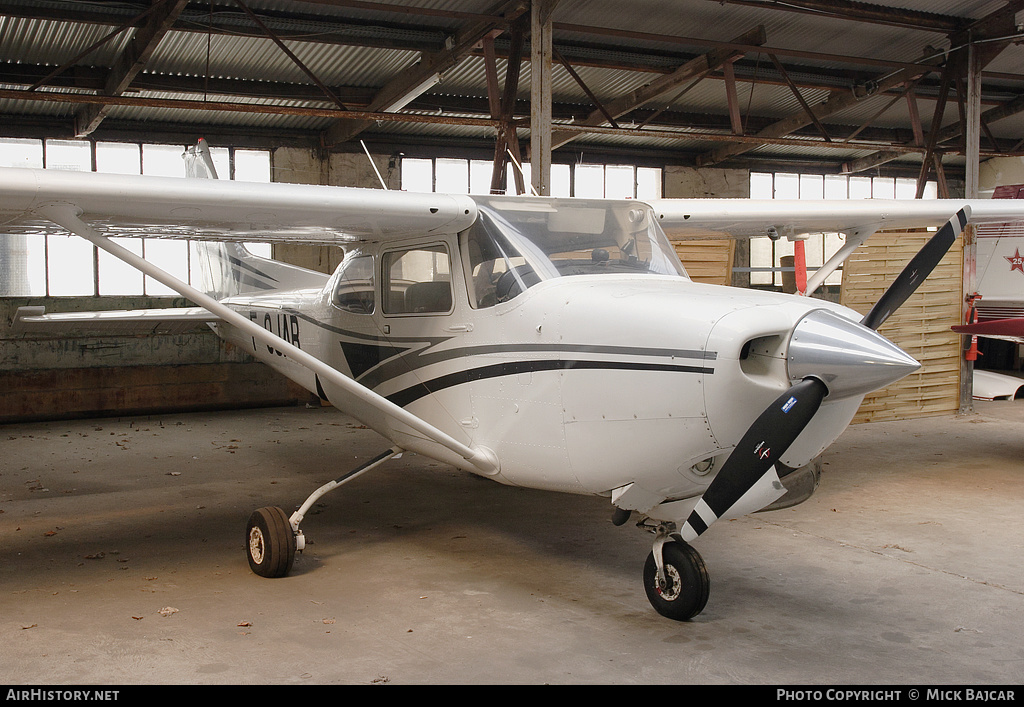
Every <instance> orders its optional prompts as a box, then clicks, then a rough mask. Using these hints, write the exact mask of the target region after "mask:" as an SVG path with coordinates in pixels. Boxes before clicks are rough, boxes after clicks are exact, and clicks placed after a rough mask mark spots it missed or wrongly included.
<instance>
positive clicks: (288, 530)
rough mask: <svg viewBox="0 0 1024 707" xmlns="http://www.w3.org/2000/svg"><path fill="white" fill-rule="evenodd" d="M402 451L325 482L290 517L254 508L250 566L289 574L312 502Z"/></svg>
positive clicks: (265, 572)
mask: <svg viewBox="0 0 1024 707" xmlns="http://www.w3.org/2000/svg"><path fill="white" fill-rule="evenodd" d="M402 451H403V450H402V449H401V448H399V447H392V448H391V449H389V450H388V451H386V452H384V453H383V454H380V455H378V456H376V457H374V458H373V459H371V460H370V461H368V462H366V463H365V464H363V465H361V466H358V467H356V468H355V469H353V470H352V471H350V472H348V473H347V474H345V475H344V476H340V477H338V478H337V479H335V480H334V481H331V482H328V483H326V484H324V485H323V486H321V487H320V488H318V489H317V490H316V491H314V492H313V493H312V494H310V496H309V498H307V499H306V501H305V502H304V503H303V504H302V506H300V507H299V510H297V511H295V513H293V514H292V515H291V518H289V517H288V515H287V514H286V513H285V512H284V511H283V510H281V509H280V508H278V507H277V506H271V507H266V508H258V509H256V510H255V511H253V513H252V515H251V516H249V524H248V526H247V527H246V529H245V538H246V551H247V555H248V556H249V568H250V569H251V570H252V571H253V572H255V573H256V574H258V575H259V576H261V577H284V576H285V575H286V574H288V572H289V571H290V570H291V568H292V563H294V562H295V552H296V551H302V550H303V549H304V548H305V547H306V538H305V536H304V535H303V534H302V531H301V530H299V523H301V522H302V519H303V518H304V517H305V516H306V513H307V512H308V511H309V509H310V508H312V506H313V504H314V503H316V501H317V500H318V499H319V498H320V497H321V496H323V495H324V494H326V493H328V492H329V491H333V490H334V489H336V488H338V487H339V486H341V485H342V484H344V483H347V482H349V481H351V480H352V479H354V478H356V477H357V476H359V475H361V474H364V473H366V472H367V471H369V470H370V469H373V468H374V467H377V466H380V465H381V464H383V463H384V462H386V461H388V460H389V459H393V458H394V457H397V456H399V455H401V454H402Z"/></svg>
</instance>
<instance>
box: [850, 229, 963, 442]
mask: <svg viewBox="0 0 1024 707" xmlns="http://www.w3.org/2000/svg"><path fill="white" fill-rule="evenodd" d="M932 235H933V234H932V233H931V232H928V231H910V232H899V233H879V234H876V235H875V236H873V237H872V238H871V239H870V240H869V241H868V242H867V243H866V244H864V245H863V246H861V247H860V248H858V249H857V251H856V252H854V254H853V255H852V256H850V258H849V259H848V260H847V261H846V263H845V265H844V268H843V287H842V303H843V304H844V305H846V306H847V307H850V308H851V309H854V310H856V311H858V312H861V313H862V314H866V313H867V312H868V310H869V309H871V307H872V306H873V305H874V303H875V302H876V301H878V298H879V297H881V296H882V293H883V292H885V290H886V288H887V287H888V286H889V284H890V283H891V282H892V281H893V280H894V279H895V278H896V276H897V275H899V273H900V272H901V271H902V269H903V267H904V266H905V265H906V263H907V262H909V261H910V259H911V258H913V257H914V255H916V254H917V252H918V251H919V250H920V249H921V247H922V246H923V245H924V244H925V243H926V242H927V241H928V239H930V238H931V236H932ZM961 248H962V243H961V241H960V240H959V239H958V240H957V242H956V243H955V244H954V246H953V247H952V248H951V249H950V251H949V253H947V254H946V257H945V258H943V259H942V261H941V262H940V263H939V265H938V266H937V267H936V268H935V270H934V271H933V272H932V274H931V275H930V276H929V278H928V279H927V280H926V281H925V282H924V283H922V285H921V286H920V287H919V288H918V290H917V292H915V293H914V294H913V295H912V296H911V297H910V299H908V300H907V302H906V303H905V304H904V305H903V306H902V307H900V309H899V310H897V311H896V312H895V313H894V314H893V315H892V316H891V317H890V318H889V319H888V320H887V321H886V322H885V324H883V325H882V327H881V328H880V329H879V333H880V334H882V335H883V336H885V337H886V338H888V339H889V340H891V341H892V342H893V343H895V344H896V345H897V346H899V347H900V348H902V349H903V350H904V351H906V352H907V353H908V354H910V355H911V356H913V357H914V358H916V359H917V360H918V361H919V362H920V363H921V364H922V365H921V368H920V369H919V370H918V371H916V372H915V373H912V374H911V375H909V376H907V377H906V378H904V379H903V380H901V381H897V382H896V383H894V384H893V385H891V386H889V387H887V388H884V389H882V390H879V391H875V392H874V393H871V394H869V395H867V396H866V397H865V398H864V402H863V403H862V404H861V407H860V409H859V410H858V411H857V415H856V416H855V417H854V419H853V422H854V423H860V422H869V421H880V420H898V419H906V418H912V417H926V416H932V415H944V414H949V413H955V412H956V411H957V410H958V409H959V405H960V356H961V353H962V352H961V340H960V335H959V334H956V333H954V332H953V331H951V330H950V327H951V326H952V325H954V324H956V323H958V322H959V321H960V305H961V301H962V299H963V291H962V250H961Z"/></svg>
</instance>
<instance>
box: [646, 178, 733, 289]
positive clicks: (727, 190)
mask: <svg viewBox="0 0 1024 707" xmlns="http://www.w3.org/2000/svg"><path fill="white" fill-rule="evenodd" d="M664 194H665V196H666V197H668V198H673V199H681V198H691V199H706V198H739V199H746V198H747V197H749V196H750V171H749V170H746V169H717V168H707V169H694V168H693V167H682V166H669V167H666V168H665V170H664ZM702 243H704V245H705V247H706V248H708V249H719V250H720V249H722V248H727V250H728V253H729V258H730V260H731V263H729V264H726V266H725V267H726V268H727V269H730V270H731V268H734V267H736V268H745V267H749V266H750V241H748V240H743V239H739V240H736V241H734V242H730V243H724V242H716V241H704V242H702ZM676 250H677V252H679V257H680V258H681V259H682V260H683V265H685V266H686V267H687V269H688V270H690V269H693V268H692V266H691V265H689V264H687V256H686V251H685V250H681V249H680V248H679V246H677V249H676ZM726 278H727V279H726V280H724V282H727V283H729V284H732V285H733V286H734V287H750V273H746V272H740V273H730V274H729V275H727V276H726ZM714 281H715V282H720V280H719V279H717V278H715V279H714Z"/></svg>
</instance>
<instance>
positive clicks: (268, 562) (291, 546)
mask: <svg viewBox="0 0 1024 707" xmlns="http://www.w3.org/2000/svg"><path fill="white" fill-rule="evenodd" d="M245 543H246V554H247V555H248V557H249V568H250V569H251V570H252V571H253V572H255V573H256V574H258V575H259V576H261V577H284V576H285V575H286V574H288V572H289V571H290V570H291V568H292V563H293V562H294V561H295V533H294V532H293V531H292V525H291V523H290V522H289V520H288V516H287V515H286V514H285V512H284V511H282V510H281V509H280V508H278V507H277V506H271V507H267V508H258V509H256V510H255V511H253V513H252V515H251V516H249V523H248V526H247V527H246V532H245Z"/></svg>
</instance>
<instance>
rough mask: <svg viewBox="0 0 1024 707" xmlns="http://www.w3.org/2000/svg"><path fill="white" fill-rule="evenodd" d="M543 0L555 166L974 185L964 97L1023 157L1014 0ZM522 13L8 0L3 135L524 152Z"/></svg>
mask: <svg viewBox="0 0 1024 707" xmlns="http://www.w3.org/2000/svg"><path fill="white" fill-rule="evenodd" d="M536 1H537V2H541V0H536ZM542 4H543V5H544V10H545V11H546V12H548V15H547V17H549V19H550V24H549V25H547V26H546V27H547V28H548V31H550V36H551V53H550V62H551V68H550V114H551V121H550V124H551V147H552V149H553V153H552V155H553V156H552V160H553V161H556V162H567V161H568V162H571V161H580V160H583V159H587V160H601V161H604V162H614V161H615V160H616V159H620V160H625V159H628V160H630V161H631V162H633V163H640V162H643V161H649V162H652V163H659V164H682V165H690V166H695V167H710V166H720V167H738V168H754V169H763V170H774V171H781V170H788V171H799V172H817V173H826V174H829V173H831V174H842V173H846V174H860V173H865V174H871V175H881V174H886V175H889V176H903V177H916V178H918V179H919V182H923V181H924V180H928V179H930V180H934V181H937V182H938V183H939V185H940V187H942V185H943V181H944V180H945V179H946V178H947V176H948V178H949V179H951V180H957V181H959V180H962V179H963V178H964V176H963V175H964V170H965V164H966V163H967V157H968V156H969V155H968V153H969V149H968V144H967V136H968V134H969V132H970V131H969V130H968V126H969V125H970V122H971V120H972V110H973V111H975V116H976V119H975V123H974V124H975V125H978V126H980V132H978V134H979V138H978V141H977V145H976V146H975V148H974V149H975V150H977V155H978V159H980V160H981V161H984V160H986V159H988V158H990V157H992V156H996V155H998V156H1007V155H1024V139H1022V138H1024V72H1022V69H1024V47H1022V46H1021V40H1022V38H1024V31H1022V28H1021V25H1019V24H1018V15H1019V13H1020V11H1021V9H1022V8H1024V0H902V1H901V2H899V3H897V4H880V3H873V2H861V1H857V0H828V1H826V0H786V1H782V0H671V1H669V0H636V1H634V2H629V3H623V2H621V1H620V0H559V1H557V2H555V1H552V0H543V3H542ZM897 5H898V6H897ZM531 14H532V13H531V7H530V3H529V2H527V1H526V0H503V1H501V0H495V1H494V2H480V1H478V0H407V1H404V2H383V1H376V2H364V1H357V0H317V1H312V2H284V1H280V0H217V1H208V0H192V1H191V2H190V1H188V0H154V1H153V2H142V1H136V2H100V1H93V2H70V1H66V0H3V1H0V135H2V136H5V137H50V138H53V137H65V138H71V137H78V138H90V139H96V140H139V139H145V140H150V141H152V140H159V139H165V140H168V141H178V142H191V141H193V140H194V139H195V138H196V137H199V136H205V137H207V138H208V139H210V140H211V141H212V142H227V143H229V144H231V145H235V146H273V147H277V146H282V145H290V146H310V147H316V148H324V149H327V150H336V151H353V150H358V149H361V147H360V141H364V142H365V143H366V144H368V145H369V146H370V148H371V149H374V150H375V151H377V152H386V151H398V150H400V151H402V152H403V153H404V154H407V155H415V154H420V155H438V154H462V155H464V156H465V155H468V154H469V153H473V154H474V156H484V155H498V157H499V159H500V160H504V159H505V155H507V154H508V153H509V152H514V151H515V148H517V147H518V148H520V150H521V154H522V155H523V157H524V159H527V160H529V154H530V153H529V150H530V144H531V143H530V140H531V130H530V127H531V126H530V121H531V113H532V112H534V111H532V109H533V108H535V106H533V105H532V102H533V100H535V99H531V72H532V70H534V67H536V66H540V65H541V64H539V63H535V60H533V59H532V58H531V51H532V50H533V49H534V45H536V46H538V47H539V46H540V43H537V42H533V43H532V42H531V38H532V34H533V30H532V29H531ZM533 21H536V20H533ZM972 91H973V92H974V93H972ZM534 95H537V94H536V93H535V94H534ZM542 115H543V113H542ZM496 146H497V149H496ZM502 146H508V147H511V148H513V149H512V150H503V149H501V147H502ZM459 151H461V152H459Z"/></svg>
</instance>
